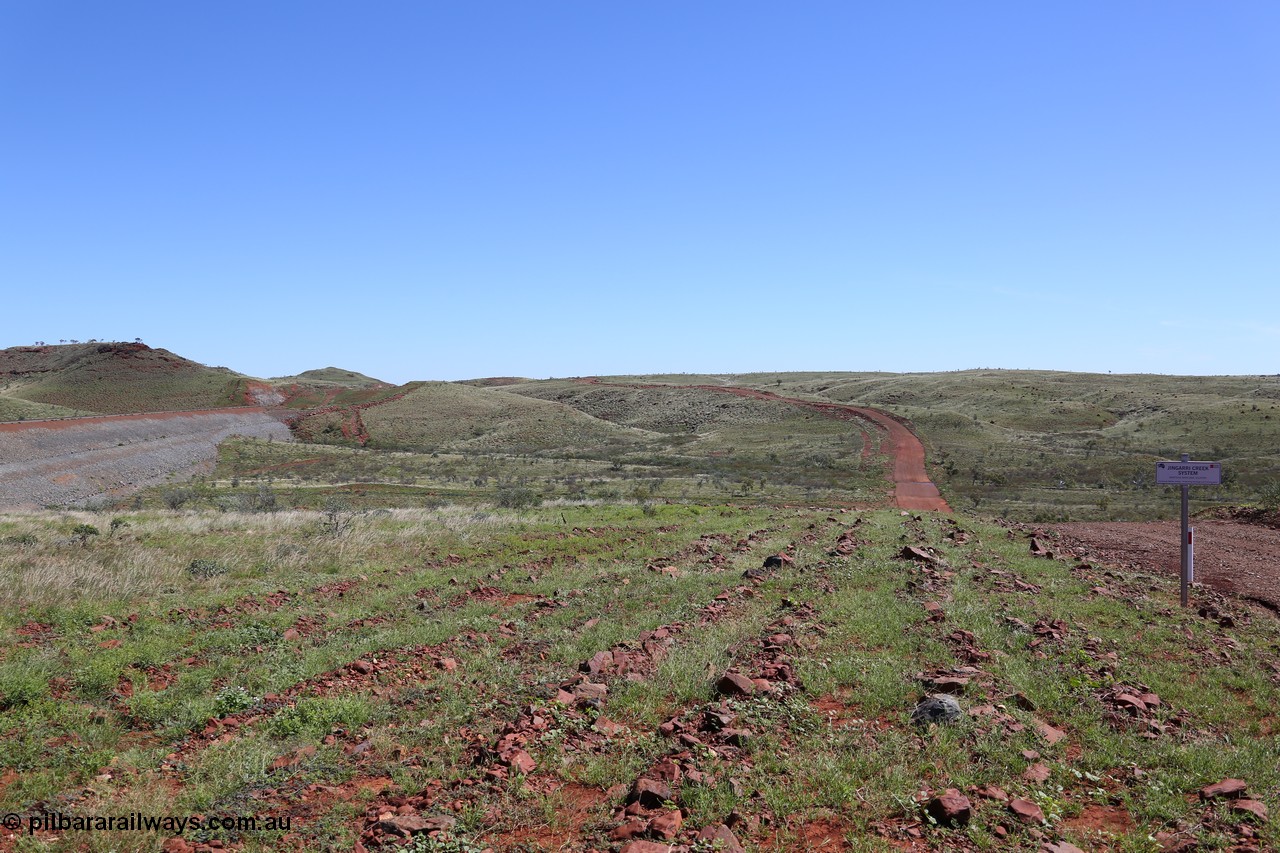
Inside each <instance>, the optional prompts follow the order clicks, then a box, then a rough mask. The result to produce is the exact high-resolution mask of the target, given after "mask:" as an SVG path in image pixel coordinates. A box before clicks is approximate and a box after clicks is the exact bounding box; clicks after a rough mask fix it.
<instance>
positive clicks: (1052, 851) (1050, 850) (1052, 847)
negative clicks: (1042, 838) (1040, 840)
mask: <svg viewBox="0 0 1280 853" xmlns="http://www.w3.org/2000/svg"><path fill="white" fill-rule="evenodd" d="M1043 850H1044V853H1084V851H1083V850H1081V849H1080V848H1079V847H1077V846H1075V845H1074V844H1072V843H1071V842H1070V841H1046V842H1045V843H1044V848H1043Z"/></svg>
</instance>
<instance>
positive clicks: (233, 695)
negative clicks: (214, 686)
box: [213, 685, 259, 717]
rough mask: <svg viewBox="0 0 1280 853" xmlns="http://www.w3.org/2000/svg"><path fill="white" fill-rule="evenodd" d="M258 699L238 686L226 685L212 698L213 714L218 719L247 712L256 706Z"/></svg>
mask: <svg viewBox="0 0 1280 853" xmlns="http://www.w3.org/2000/svg"><path fill="white" fill-rule="evenodd" d="M258 701H259V700H258V699H257V698H256V697H254V696H251V695H250V694H249V691H248V690H245V689H244V688H243V687H241V686H239V685H228V686H226V687H224V688H222V689H221V690H219V691H218V695H217V696H215V697H214V698H213V712H214V713H215V714H216V715H218V716H219V717H227V716H230V715H231V714H238V713H240V712H241V711H247V710H249V709H250V708H252V707H253V706H254V705H257V704H258Z"/></svg>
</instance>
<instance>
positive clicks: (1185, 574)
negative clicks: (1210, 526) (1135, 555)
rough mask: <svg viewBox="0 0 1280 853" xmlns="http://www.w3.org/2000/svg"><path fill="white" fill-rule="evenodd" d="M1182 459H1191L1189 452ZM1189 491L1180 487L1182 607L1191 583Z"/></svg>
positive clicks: (1185, 486)
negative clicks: (1188, 515)
mask: <svg viewBox="0 0 1280 853" xmlns="http://www.w3.org/2000/svg"><path fill="white" fill-rule="evenodd" d="M1182 461H1183V462H1189V461H1191V454H1189V453H1184V454H1182ZM1190 491H1191V487H1190V486H1188V485H1185V484H1184V485H1183V487H1182V562H1181V571H1180V575H1181V578H1182V606H1183V607H1186V606H1187V591H1188V589H1189V587H1190V585H1191V573H1190V571H1189V568H1190V565H1191V564H1190V561H1189V560H1188V557H1189V556H1190V549H1189V548H1188V547H1187V546H1188V544H1189V542H1190V536H1189V534H1188V532H1187V531H1188V529H1189V528H1190V523H1189V521H1188V518H1187V495H1188V493H1189V492H1190Z"/></svg>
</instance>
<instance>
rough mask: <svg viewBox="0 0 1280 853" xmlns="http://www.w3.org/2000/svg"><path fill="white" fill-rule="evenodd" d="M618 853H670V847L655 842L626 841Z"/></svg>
mask: <svg viewBox="0 0 1280 853" xmlns="http://www.w3.org/2000/svg"><path fill="white" fill-rule="evenodd" d="M619 853H671V845H670V844H659V843H658V842H656V841H628V842H627V843H626V844H624V845H622V850H621V851H619Z"/></svg>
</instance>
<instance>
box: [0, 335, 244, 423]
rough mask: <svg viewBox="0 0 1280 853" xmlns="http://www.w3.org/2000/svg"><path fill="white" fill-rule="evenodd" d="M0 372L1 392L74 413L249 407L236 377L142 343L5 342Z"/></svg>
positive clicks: (119, 412) (236, 375) (219, 368)
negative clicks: (39, 344) (38, 344)
mask: <svg viewBox="0 0 1280 853" xmlns="http://www.w3.org/2000/svg"><path fill="white" fill-rule="evenodd" d="M0 377H4V379H3V382H4V385H3V387H0V394H2V395H4V397H7V398H13V399H15V400H25V401H28V402H31V403H42V404H47V405H51V406H57V407H61V408H62V409H69V410H74V411H75V412H76V413H78V414H87V413H97V414H124V413H130V412H159V411H173V410H184V409H211V408H220V407H223V406H243V405H248V404H249V401H248V400H247V399H246V397H245V391H246V387H247V386H246V385H245V378H244V377H242V376H241V375H240V374H238V373H233V372H232V371H230V370H227V369H226V368H225V367H205V366H204V365H202V364H197V363H196V362H193V361H188V360H187V359H185V358H182V357H180V356H177V355H174V354H173V353H171V352H169V351H168V350H163V349H152V348H150V347H148V346H146V345H145V344H142V343H133V344H127V343H89V344H67V345H65V346H44V347H11V348H9V349H5V350H0ZM16 405H21V404H16ZM3 414H4V411H3V410H0V415H3ZM18 414H22V412H21V411H19V412H18ZM44 416H46V417H47V416H49V415H44Z"/></svg>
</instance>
